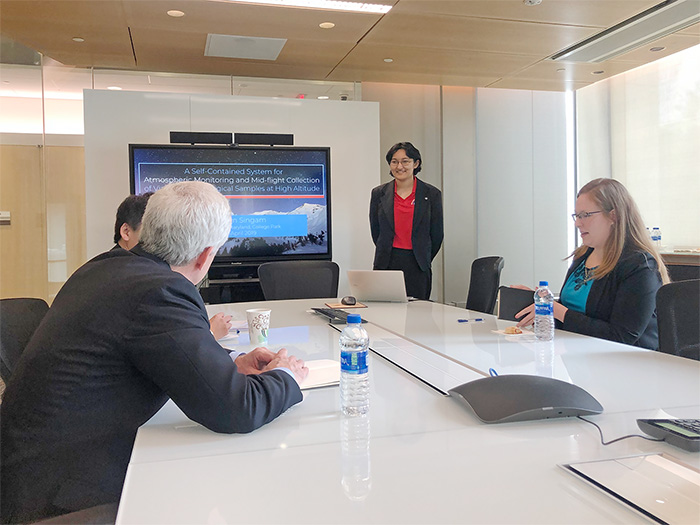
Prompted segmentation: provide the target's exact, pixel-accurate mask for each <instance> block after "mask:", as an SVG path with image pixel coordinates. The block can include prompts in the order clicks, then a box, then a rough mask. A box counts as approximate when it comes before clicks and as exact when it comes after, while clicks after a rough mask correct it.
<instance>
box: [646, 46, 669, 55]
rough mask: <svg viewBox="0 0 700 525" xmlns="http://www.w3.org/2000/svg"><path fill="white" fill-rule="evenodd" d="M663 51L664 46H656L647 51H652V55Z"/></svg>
mask: <svg viewBox="0 0 700 525" xmlns="http://www.w3.org/2000/svg"><path fill="white" fill-rule="evenodd" d="M664 49H666V48H665V47H664V46H656V47H652V48H651V49H649V51H653V52H654V53H656V52H657V51H663V50H664Z"/></svg>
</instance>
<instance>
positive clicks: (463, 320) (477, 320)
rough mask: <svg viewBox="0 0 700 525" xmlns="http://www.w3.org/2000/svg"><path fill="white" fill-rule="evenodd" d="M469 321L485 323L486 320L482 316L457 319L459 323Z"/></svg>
mask: <svg viewBox="0 0 700 525" xmlns="http://www.w3.org/2000/svg"><path fill="white" fill-rule="evenodd" d="M469 321H472V322H474V323H483V322H484V320H483V319H482V318H481V317H477V318H476V319H457V322H458V323H468V322H469Z"/></svg>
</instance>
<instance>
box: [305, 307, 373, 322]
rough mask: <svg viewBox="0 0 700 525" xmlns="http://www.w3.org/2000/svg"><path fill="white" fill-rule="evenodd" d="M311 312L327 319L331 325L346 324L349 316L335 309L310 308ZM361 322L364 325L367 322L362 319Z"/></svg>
mask: <svg viewBox="0 0 700 525" xmlns="http://www.w3.org/2000/svg"><path fill="white" fill-rule="evenodd" d="M312 310H313V311H314V312H316V313H317V314H319V315H322V316H324V317H327V318H328V320H329V321H330V322H331V323H333V324H345V323H347V319H348V315H349V314H348V312H346V311H345V310H338V309H337V308H312ZM362 322H363V323H366V322H367V321H366V320H365V319H362Z"/></svg>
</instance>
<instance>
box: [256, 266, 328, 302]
mask: <svg viewBox="0 0 700 525" xmlns="http://www.w3.org/2000/svg"><path fill="white" fill-rule="evenodd" d="M339 276H340V268H339V267H338V265H337V264H336V263H334V262H333V261H284V262H269V263H264V264H261V265H260V266H259V267H258V277H260V286H261V287H262V291H263V295H264V296H265V300H266V301H273V300H280V299H316V298H321V297H324V298H325V297H337V296H338V278H339Z"/></svg>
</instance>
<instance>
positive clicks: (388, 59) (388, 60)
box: [384, 58, 394, 64]
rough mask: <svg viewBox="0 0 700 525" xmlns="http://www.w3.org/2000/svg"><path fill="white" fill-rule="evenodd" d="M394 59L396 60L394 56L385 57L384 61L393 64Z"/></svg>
mask: <svg viewBox="0 0 700 525" xmlns="http://www.w3.org/2000/svg"><path fill="white" fill-rule="evenodd" d="M393 61H394V59H393V58H385V59H384V62H386V63H387V64H391V63H392V62H393Z"/></svg>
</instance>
